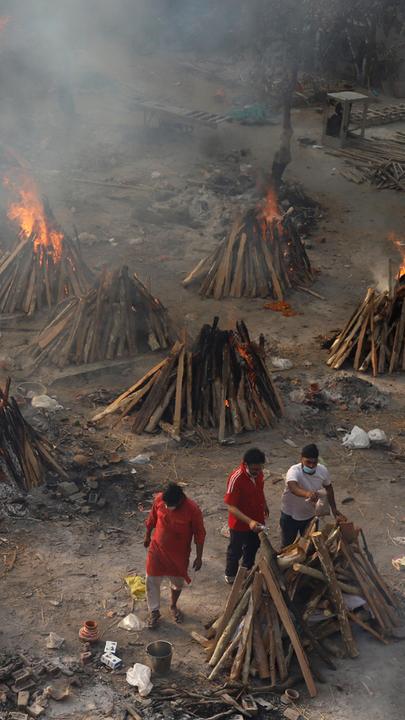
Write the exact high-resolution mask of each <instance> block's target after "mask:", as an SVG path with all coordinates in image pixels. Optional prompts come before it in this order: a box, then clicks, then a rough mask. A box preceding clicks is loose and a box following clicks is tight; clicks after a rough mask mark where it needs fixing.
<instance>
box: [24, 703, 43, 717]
mask: <svg viewBox="0 0 405 720" xmlns="http://www.w3.org/2000/svg"><path fill="white" fill-rule="evenodd" d="M27 710H28V713H29V715H30V716H31V717H32V718H38V717H39V716H40V715H42V713H43V712H45V710H44V708H43V707H42V705H39V704H38V703H33V704H32V705H29V707H27Z"/></svg>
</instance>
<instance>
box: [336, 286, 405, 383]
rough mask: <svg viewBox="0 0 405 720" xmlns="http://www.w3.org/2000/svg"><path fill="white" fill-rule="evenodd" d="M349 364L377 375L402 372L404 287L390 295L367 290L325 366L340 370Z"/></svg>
mask: <svg viewBox="0 0 405 720" xmlns="http://www.w3.org/2000/svg"><path fill="white" fill-rule="evenodd" d="M347 360H348V361H349V362H350V363H351V364H352V365H353V368H354V370H361V371H363V372H365V371H367V370H368V369H369V368H370V367H371V369H372V373H373V375H374V376H376V375H377V374H378V373H385V372H388V373H392V372H395V371H403V370H405V284H404V283H403V280H402V279H399V280H398V282H397V284H396V286H395V288H394V291H393V293H392V294H390V293H388V292H378V291H376V290H375V289H374V288H369V289H368V290H367V294H366V297H365V298H364V300H363V302H362V303H360V305H359V306H358V307H357V309H356V310H355V312H354V313H353V315H352V317H351V318H350V320H349V322H348V323H347V324H346V326H345V327H344V328H343V330H342V331H341V332H340V333H339V335H338V336H337V337H336V338H335V340H334V342H333V344H332V346H331V348H330V354H329V358H328V360H327V364H328V365H329V366H330V367H332V368H334V369H335V370H337V369H339V368H340V367H341V366H342V365H343V363H344V362H345V361H347Z"/></svg>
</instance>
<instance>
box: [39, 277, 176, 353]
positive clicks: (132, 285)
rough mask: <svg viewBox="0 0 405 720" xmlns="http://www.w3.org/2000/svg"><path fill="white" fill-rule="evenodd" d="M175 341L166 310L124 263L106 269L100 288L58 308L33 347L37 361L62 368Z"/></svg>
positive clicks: (162, 345) (165, 345) (97, 287)
mask: <svg viewBox="0 0 405 720" xmlns="http://www.w3.org/2000/svg"><path fill="white" fill-rule="evenodd" d="M173 340H174V331H173V329H172V328H171V324H170V320H169V318H168V315H167V312H166V310H165V308H164V307H163V305H162V304H161V303H160V301H159V300H157V299H156V298H154V297H152V295H151V294H150V293H149V292H148V290H147V289H146V288H145V286H144V285H143V284H142V282H141V281H140V280H139V278H138V277H137V276H136V275H132V276H131V275H130V274H129V272H128V268H127V267H126V266H124V267H122V268H121V269H119V270H114V271H109V270H104V272H103V273H102V276H101V278H100V279H99V280H98V282H97V284H96V286H95V287H94V288H93V289H92V290H90V291H89V292H88V293H87V294H86V295H84V296H82V297H71V298H68V299H67V300H65V301H64V302H63V303H61V305H60V306H59V307H58V308H57V310H56V314H55V316H54V318H53V320H52V321H51V322H50V323H49V324H48V325H47V326H46V327H45V328H44V330H42V332H41V333H40V334H39V336H38V338H37V339H36V341H35V344H34V346H33V348H32V353H33V356H34V358H35V361H36V364H39V363H42V362H44V361H45V360H47V361H51V362H53V363H54V364H55V365H58V366H59V367H64V366H65V365H68V364H71V363H74V364H80V363H91V362H96V361H99V360H114V359H118V358H125V357H132V356H134V355H136V354H138V353H141V352H145V351H147V350H156V349H165V348H167V347H169V346H170V344H171V343H172V342H173Z"/></svg>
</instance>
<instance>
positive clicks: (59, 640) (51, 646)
mask: <svg viewBox="0 0 405 720" xmlns="http://www.w3.org/2000/svg"><path fill="white" fill-rule="evenodd" d="M64 642H65V638H63V637H60V636H59V635H57V634H56V633H54V632H50V633H49V635H48V637H47V639H46V647H47V648H48V650H58V649H59V648H60V647H62V645H63V643H64Z"/></svg>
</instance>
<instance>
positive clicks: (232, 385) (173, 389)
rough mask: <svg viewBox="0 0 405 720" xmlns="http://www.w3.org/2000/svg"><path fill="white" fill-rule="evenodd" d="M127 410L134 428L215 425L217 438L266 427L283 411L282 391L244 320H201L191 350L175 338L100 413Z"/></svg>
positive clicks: (174, 431)
mask: <svg viewBox="0 0 405 720" xmlns="http://www.w3.org/2000/svg"><path fill="white" fill-rule="evenodd" d="M115 412H117V413H120V414H121V417H124V416H127V415H131V417H132V420H133V422H132V430H133V432H135V433H141V432H154V431H156V430H158V429H159V428H160V429H162V430H164V431H165V432H167V433H168V434H170V435H171V436H173V437H175V438H178V437H179V436H180V435H181V433H182V432H183V431H184V430H187V429H188V430H191V429H193V428H196V429H201V428H215V429H216V431H217V433H218V439H219V440H220V441H224V440H225V438H226V437H227V436H229V435H233V434H237V433H240V432H242V431H243V430H257V429H259V428H264V427H270V426H271V425H273V424H274V422H275V421H276V420H277V418H279V417H280V416H281V415H282V412H283V408H282V402H281V399H280V396H279V394H278V392H277V389H276V388H275V386H274V384H273V381H272V378H271V374H270V372H269V370H268V369H267V366H266V362H265V358H264V350H263V348H262V347H258V346H257V345H256V344H255V343H253V342H251V340H250V337H249V333H248V330H247V328H246V326H245V324H244V323H243V322H237V323H236V329H235V330H220V329H219V328H218V318H215V320H214V323H213V324H212V326H210V325H204V326H203V328H202V329H201V332H200V334H199V337H198V340H197V342H196V343H195V346H194V348H193V350H192V351H191V350H190V351H188V350H187V348H186V346H185V343H184V342H177V343H176V344H175V345H174V347H173V348H172V351H171V353H170V355H169V356H168V357H167V358H166V360H163V361H162V362H161V363H159V365H157V366H156V367H155V368H153V369H152V370H150V371H149V372H148V373H146V375H144V377H143V378H141V380H139V381H138V382H137V383H136V384H135V385H133V386H132V387H131V388H129V390H127V391H126V392H124V393H123V394H122V395H121V396H120V397H119V398H117V400H115V401H114V402H113V403H111V405H109V406H108V407H107V408H105V409H104V410H103V411H102V412H100V413H98V415H96V417H95V418H94V420H100V419H101V418H103V417H104V416H106V415H109V414H110V413H115Z"/></svg>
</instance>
